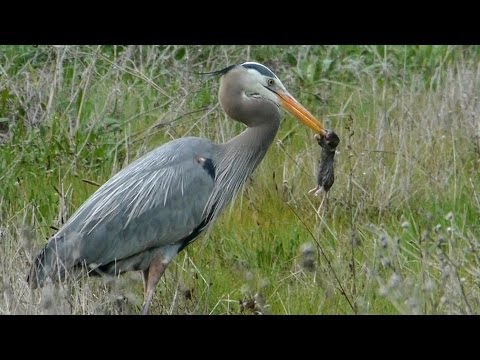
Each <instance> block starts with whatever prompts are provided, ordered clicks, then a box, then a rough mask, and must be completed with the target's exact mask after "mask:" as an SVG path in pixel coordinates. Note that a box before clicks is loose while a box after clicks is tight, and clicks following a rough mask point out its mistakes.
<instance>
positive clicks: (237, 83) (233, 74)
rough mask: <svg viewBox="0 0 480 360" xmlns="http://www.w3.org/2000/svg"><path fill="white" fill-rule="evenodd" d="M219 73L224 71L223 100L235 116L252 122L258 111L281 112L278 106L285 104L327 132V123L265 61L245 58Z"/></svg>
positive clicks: (309, 124) (306, 122)
mask: <svg viewBox="0 0 480 360" xmlns="http://www.w3.org/2000/svg"><path fill="white" fill-rule="evenodd" d="M216 73H217V74H220V75H222V78H221V80H220V91H219V100H220V103H221V104H222V107H223V108H224V110H225V112H226V113H227V114H228V115H230V116H231V117H232V118H234V119H237V120H240V121H242V122H244V123H246V124H247V125H249V126H251V125H252V124H251V123H249V122H252V121H254V120H252V119H258V118H259V117H256V116H255V115H258V114H259V113H260V111H263V112H264V113H267V112H270V113H273V112H277V113H278V109H279V108H283V109H284V110H286V111H287V112H289V113H290V114H292V115H293V116H294V117H295V118H297V119H298V120H299V121H300V122H302V123H303V124H304V125H306V126H307V127H309V128H310V129H312V130H313V131H315V132H316V133H319V134H322V135H324V134H325V128H324V127H323V125H322V124H321V123H320V122H319V121H318V120H317V119H316V118H315V117H314V116H313V115H312V114H311V113H310V112H309V111H308V110H307V109H306V108H305V107H304V106H303V105H301V104H300V102H298V101H297V100H296V99H295V98H294V97H293V96H292V95H291V94H290V93H289V92H288V91H287V89H286V88H285V86H284V85H283V84H282V82H281V81H280V79H279V78H278V77H277V76H276V75H275V74H274V73H273V72H272V71H271V70H270V69H269V68H267V67H266V66H265V65H262V64H259V63H256V62H245V63H243V64H240V65H233V66H229V67H227V68H225V69H223V70H220V71H218V72H216ZM277 116H278V115H277ZM263 118H268V116H265V117H263ZM253 125H254V124H253Z"/></svg>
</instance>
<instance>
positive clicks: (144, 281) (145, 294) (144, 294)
mask: <svg viewBox="0 0 480 360" xmlns="http://www.w3.org/2000/svg"><path fill="white" fill-rule="evenodd" d="M142 273H143V298H144V299H145V298H146V297H147V282H148V269H147V270H143V271H142Z"/></svg>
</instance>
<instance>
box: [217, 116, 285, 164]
mask: <svg viewBox="0 0 480 360" xmlns="http://www.w3.org/2000/svg"><path fill="white" fill-rule="evenodd" d="M279 125H280V121H278V120H276V121H274V122H269V123H268V124H260V125H256V126H252V127H248V128H246V129H245V130H244V131H243V132H242V133H240V134H239V135H237V136H235V137H234V138H233V139H230V140H229V141H227V142H226V143H224V144H222V145H221V146H222V147H223V150H224V151H226V152H228V151H231V150H232V149H233V150H235V151H238V152H239V153H238V154H237V156H242V153H243V154H244V155H245V156H251V155H252V154H258V155H260V154H262V158H263V156H264V155H265V153H266V152H267V150H268V148H269V147H270V145H271V144H272V142H273V140H274V139H275V136H276V135H277V132H278V128H279ZM240 151H241V153H240ZM260 160H261V159H260Z"/></svg>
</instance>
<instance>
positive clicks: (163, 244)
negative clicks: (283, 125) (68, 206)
mask: <svg viewBox="0 0 480 360" xmlns="http://www.w3.org/2000/svg"><path fill="white" fill-rule="evenodd" d="M217 74H218V75H221V82H220V90H219V101H220V103H221V105H222V107H223V109H224V111H225V112H226V113H227V114H228V115H229V116H230V117H231V118H232V119H234V120H237V121H240V122H242V123H244V124H245V125H246V126H247V129H246V130H245V131H244V132H242V133H241V134H239V135H238V136H236V137H234V138H233V139H231V140H230V141H228V142H226V143H223V144H215V143H212V142H210V141H209V140H207V139H203V138H196V137H187V138H182V139H177V140H173V141H171V142H169V143H167V144H164V145H163V146H160V147H159V148H157V149H155V150H153V151H151V152H149V153H148V154H146V155H144V156H143V157H141V158H139V159H138V160H136V161H134V162H133V163H131V164H130V165H128V166H127V167H125V168H124V169H123V170H121V171H120V172H118V173H117V174H116V175H114V176H113V177H112V178H111V179H110V180H108V181H107V182H106V183H105V184H104V185H103V186H101V187H100V188H99V189H98V190H97V191H96V192H95V193H94V194H93V195H92V196H91V197H90V198H89V199H88V200H87V201H86V202H85V203H83V205H81V206H80V208H79V209H78V210H77V211H76V212H75V214H73V215H72V217H71V218H70V219H69V220H68V221H67V223H66V224H65V225H64V226H63V227H62V228H61V229H60V230H59V231H58V232H57V233H56V234H55V235H54V236H53V237H52V238H51V239H50V240H49V242H48V243H47V244H46V246H45V247H44V248H43V250H42V251H41V252H40V253H39V254H38V256H37V257H36V259H35V261H34V263H33V264H32V267H31V269H30V272H29V276H28V282H29V283H30V286H31V287H32V288H36V287H39V286H42V285H43V284H44V282H45V280H46V279H47V278H51V279H52V280H54V281H55V280H62V279H64V278H65V277H66V276H67V275H73V274H76V273H77V272H79V270H81V269H82V268H85V267H86V268H87V269H88V271H89V273H90V274H93V275H103V274H109V275H118V274H120V273H124V272H127V271H133V270H141V271H143V275H144V291H145V294H144V295H145V302H144V307H143V313H148V311H149V306H150V303H151V300H152V297H153V293H154V290H155V287H156V285H157V283H158V281H159V280H160V277H161V276H162V274H163V272H164V271H165V268H166V267H167V265H168V264H169V262H170V261H171V260H172V259H173V258H174V257H175V255H176V254H177V253H178V252H179V251H181V250H182V249H183V248H185V247H186V246H187V245H188V244H190V243H191V242H192V241H193V240H195V239H196V238H197V237H198V235H200V234H201V233H202V231H204V229H205V228H206V227H207V226H209V225H211V224H212V223H213V222H214V221H215V219H216V218H217V217H218V216H219V215H220V213H221V212H222V210H223V209H224V208H225V207H226V206H227V205H228V203H229V202H230V201H231V200H232V198H233V197H234V196H235V194H236V193H237V192H238V191H239V190H240V188H241V186H242V185H243V184H244V183H245V181H246V180H247V178H248V177H249V176H250V175H251V174H252V172H253V171H254V170H255V168H256V167H257V165H258V164H259V163H260V161H261V160H262V159H263V157H264V156H265V153H266V151H267V150H268V147H269V146H270V145H271V143H272V142H273V140H274V138H275V135H276V133H277V131H278V127H279V124H280V112H279V108H280V107H283V108H284V109H286V110H287V111H289V112H291V113H292V114H293V115H294V116H296V117H297V118H298V119H299V120H300V121H302V122H303V123H304V124H305V125H307V126H308V127H310V128H312V129H313V130H315V131H316V132H319V133H322V134H323V133H324V132H325V130H324V129H323V126H322V125H321V124H320V123H319V122H318V120H316V119H315V118H314V117H313V115H311V114H310V113H309V112H308V111H307V110H306V109H305V108H304V107H303V106H302V105H300V103H298V102H297V101H296V100H295V99H294V98H293V97H292V96H291V95H290V94H289V93H288V92H287V90H286V89H285V87H284V86H283V84H282V83H281V82H280V80H279V79H278V78H277V77H276V76H275V74H273V72H271V71H270V70H269V69H268V68H266V67H265V66H264V65H261V64H257V63H252V62H247V63H244V64H241V65H235V66H230V67H228V68H226V69H224V70H220V71H219V72H217Z"/></svg>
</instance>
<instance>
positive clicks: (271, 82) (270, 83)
mask: <svg viewBox="0 0 480 360" xmlns="http://www.w3.org/2000/svg"><path fill="white" fill-rule="evenodd" d="M274 84H275V80H273V79H268V80H267V85H268V86H273V85H274Z"/></svg>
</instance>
